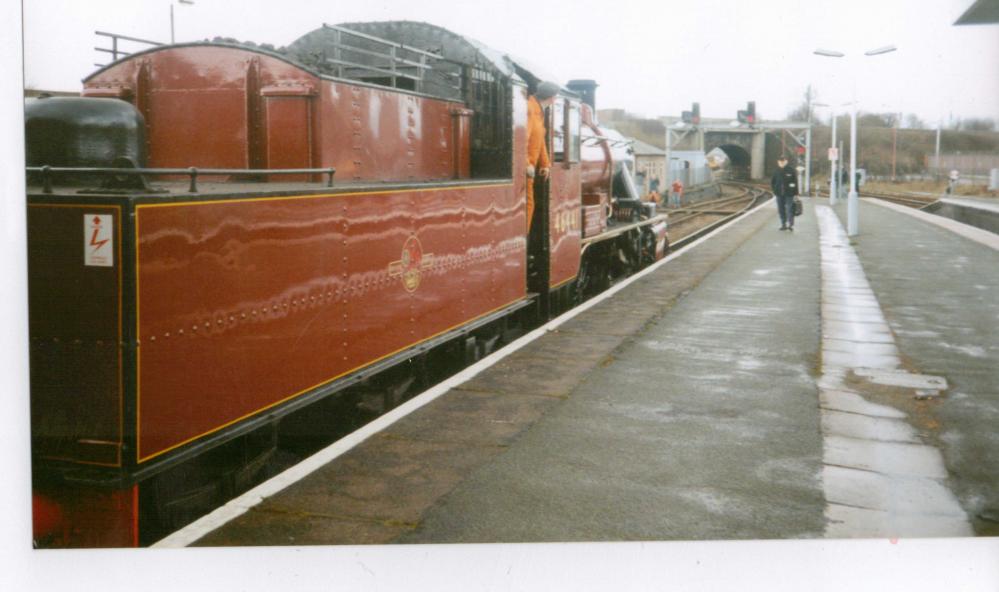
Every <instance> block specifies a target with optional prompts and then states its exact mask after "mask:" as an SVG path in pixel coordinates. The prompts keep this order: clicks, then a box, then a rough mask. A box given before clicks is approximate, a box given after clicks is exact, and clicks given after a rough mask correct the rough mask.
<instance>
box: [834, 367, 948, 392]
mask: <svg viewBox="0 0 999 592" xmlns="http://www.w3.org/2000/svg"><path fill="white" fill-rule="evenodd" d="M854 373H855V374H856V375H857V376H862V377H864V378H866V379H867V380H869V381H870V382H873V383H874V384H883V385H887V386H900V387H904V388H910V389H934V390H945V389H946V388H947V379H946V378H944V377H942V376H929V375H927V374H912V373H910V372H904V371H902V372H900V371H887V372H886V371H883V370H877V369H874V368H857V369H856V370H854Z"/></svg>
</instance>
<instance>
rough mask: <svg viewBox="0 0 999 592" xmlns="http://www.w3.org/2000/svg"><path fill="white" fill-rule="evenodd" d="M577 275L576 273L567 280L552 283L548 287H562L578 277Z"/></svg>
mask: <svg viewBox="0 0 999 592" xmlns="http://www.w3.org/2000/svg"><path fill="white" fill-rule="evenodd" d="M577 275H578V274H577ZM577 275H574V276H572V277H570V278H569V279H567V280H562V281H561V282H559V283H557V284H552V285H550V286H548V288H549V289H551V290H555V289H557V288H561V287H562V286H564V285H566V284H568V283H569V282H571V281H572V280H574V279H576V277H577Z"/></svg>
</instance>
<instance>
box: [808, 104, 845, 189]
mask: <svg viewBox="0 0 999 592" xmlns="http://www.w3.org/2000/svg"><path fill="white" fill-rule="evenodd" d="M813 105H815V106H816V107H829V114H830V117H832V141H831V143H830V144H829V145H830V146H831V147H832V150H835V149H836V109H835V107H833V106H832V105H827V104H825V103H813ZM838 177H839V154H838V153H837V154H836V159H835V160H830V161H829V205H831V206H834V205H836V202H837V201H838V199H837V196H838V195H839V194H838V193H837V191H838V190H839V178H838Z"/></svg>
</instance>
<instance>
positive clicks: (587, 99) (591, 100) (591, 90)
mask: <svg viewBox="0 0 999 592" xmlns="http://www.w3.org/2000/svg"><path fill="white" fill-rule="evenodd" d="M565 86H566V87H567V88H568V89H569V90H571V91H572V92H574V93H576V94H578V95H579V96H580V97H582V98H583V102H584V103H586V104H587V105H589V106H590V109H592V110H593V113H596V112H597V86H599V85H598V84H597V81H596V80H570V81H569V82H567V83H566V85H565Z"/></svg>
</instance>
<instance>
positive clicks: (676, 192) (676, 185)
mask: <svg viewBox="0 0 999 592" xmlns="http://www.w3.org/2000/svg"><path fill="white" fill-rule="evenodd" d="M669 201H670V205H671V206H673V207H674V208H678V207H680V202H681V201H683V181H681V180H680V179H677V180H675V181H673V185H671V186H670V197H669Z"/></svg>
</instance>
